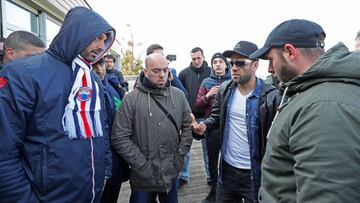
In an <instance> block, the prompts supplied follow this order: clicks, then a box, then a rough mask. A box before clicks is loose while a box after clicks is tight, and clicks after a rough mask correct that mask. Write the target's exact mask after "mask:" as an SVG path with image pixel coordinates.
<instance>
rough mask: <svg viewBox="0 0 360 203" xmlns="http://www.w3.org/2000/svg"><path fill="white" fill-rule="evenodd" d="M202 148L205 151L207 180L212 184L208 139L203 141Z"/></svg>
mask: <svg viewBox="0 0 360 203" xmlns="http://www.w3.org/2000/svg"><path fill="white" fill-rule="evenodd" d="M201 146H202V151H203V159H204V167H205V173H206V179H207V181H208V182H210V172H209V156H208V148H207V144H206V138H204V139H201Z"/></svg>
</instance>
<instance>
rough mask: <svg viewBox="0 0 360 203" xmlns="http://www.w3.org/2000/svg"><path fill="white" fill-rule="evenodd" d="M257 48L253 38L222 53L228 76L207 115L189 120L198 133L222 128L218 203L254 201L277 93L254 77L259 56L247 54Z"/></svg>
mask: <svg viewBox="0 0 360 203" xmlns="http://www.w3.org/2000/svg"><path fill="white" fill-rule="evenodd" d="M256 50H258V48H257V46H256V45H255V44H254V43H251V42H248V41H240V42H239V43H237V44H236V45H235V47H234V49H233V50H228V51H225V52H224V53H223V55H224V56H225V57H227V58H230V59H231V61H230V64H231V66H232V69H231V72H232V80H231V81H226V82H224V83H223V84H222V85H221V86H220V90H219V92H218V93H217V95H216V100H215V104H214V106H213V109H212V111H211V116H210V117H209V118H208V119H206V120H205V121H203V122H201V123H200V124H197V123H193V124H192V129H193V131H194V132H195V133H197V134H199V135H204V134H205V133H206V134H205V136H206V135H208V134H209V133H211V132H212V131H213V130H215V129H217V128H219V129H220V133H219V135H220V136H221V159H220V165H219V171H220V173H219V181H218V184H217V191H216V202H219V203H221V202H246V203H249V202H257V193H258V190H259V187H260V164H261V159H262V157H263V155H264V153H265V146H266V135H267V132H268V130H269V128H270V125H271V122H272V119H273V117H274V115H275V112H276V108H277V106H278V104H279V103H280V95H279V93H278V90H277V89H276V87H274V86H273V85H270V84H266V83H265V82H264V81H263V80H262V79H260V78H257V77H256V76H255V71H256V70H257V68H258V60H257V59H255V60H250V59H249V55H250V54H251V53H253V52H255V51H256Z"/></svg>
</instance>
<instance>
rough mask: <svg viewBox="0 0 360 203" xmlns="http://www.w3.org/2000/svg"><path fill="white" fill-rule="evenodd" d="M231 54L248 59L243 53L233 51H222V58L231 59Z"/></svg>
mask: <svg viewBox="0 0 360 203" xmlns="http://www.w3.org/2000/svg"><path fill="white" fill-rule="evenodd" d="M233 54H239V55H241V56H245V57H249V56H248V55H247V54H245V53H243V52H241V51H233V50H227V51H224V53H223V56H224V57H226V58H231V56H232V55H233Z"/></svg>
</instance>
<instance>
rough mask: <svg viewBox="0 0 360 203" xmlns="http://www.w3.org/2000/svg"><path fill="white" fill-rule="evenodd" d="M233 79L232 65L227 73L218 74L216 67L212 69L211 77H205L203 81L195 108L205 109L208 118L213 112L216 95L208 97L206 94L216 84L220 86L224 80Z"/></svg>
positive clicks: (205, 116) (227, 69)
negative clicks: (215, 70)
mask: <svg viewBox="0 0 360 203" xmlns="http://www.w3.org/2000/svg"><path fill="white" fill-rule="evenodd" d="M227 80H231V72H230V67H229V66H228V67H227V68H226V70H225V75H222V76H217V75H216V74H215V72H214V69H211V74H210V77H208V78H205V79H204V80H203V82H202V83H201V86H200V88H199V91H198V95H197V98H196V101H195V108H196V109H199V110H202V111H204V118H208V117H209V116H210V114H211V110H212V107H213V105H214V102H215V96H214V97H211V98H206V94H207V93H208V92H209V91H210V89H211V88H212V87H214V86H217V85H218V86H220V85H221V84H222V83H223V82H224V81H227Z"/></svg>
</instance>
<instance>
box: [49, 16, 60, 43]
mask: <svg viewBox="0 0 360 203" xmlns="http://www.w3.org/2000/svg"><path fill="white" fill-rule="evenodd" d="M59 30H60V25H59V24H57V23H56V22H54V21H53V20H52V19H49V18H47V19H46V44H47V46H49V45H50V44H51V42H52V40H53V39H54V37H55V36H56V34H57V33H58V32H59Z"/></svg>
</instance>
